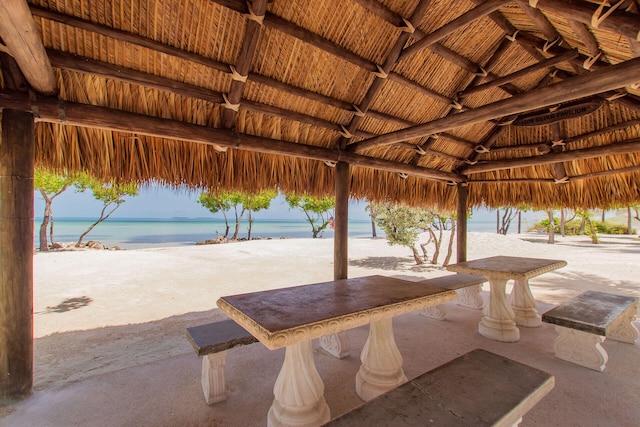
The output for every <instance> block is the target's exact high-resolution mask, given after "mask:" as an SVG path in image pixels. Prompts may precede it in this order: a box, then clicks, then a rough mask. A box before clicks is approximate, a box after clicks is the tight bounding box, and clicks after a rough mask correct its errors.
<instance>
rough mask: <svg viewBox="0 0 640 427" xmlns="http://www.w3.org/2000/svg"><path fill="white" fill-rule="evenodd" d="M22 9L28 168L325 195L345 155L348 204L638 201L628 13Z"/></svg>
mask: <svg viewBox="0 0 640 427" xmlns="http://www.w3.org/2000/svg"><path fill="white" fill-rule="evenodd" d="M23 2H24V0H6V1H4V2H3V3H6V4H17V6H16V9H13V10H11V8H9V7H8V11H7V12H6V13H7V14H9V16H10V18H12V20H13V22H14V23H15V24H16V25H15V27H16V28H13V29H11V28H9V29H7V28H6V27H8V26H9V27H10V25H7V24H0V30H2V31H3V32H1V33H0V35H1V36H2V39H3V41H4V45H6V46H5V47H4V48H3V50H4V51H6V52H8V53H9V54H11V55H12V56H13V57H14V58H15V59H16V62H17V63H18V66H19V67H20V69H21V70H22V72H23V74H24V75H25V76H26V78H27V80H28V81H29V83H30V85H31V87H32V88H33V90H32V92H31V93H30V95H27V94H21V93H17V92H15V91H13V90H10V89H19V87H13V86H14V84H12V83H11V82H10V81H9V80H10V79H9V78H8V77H9V76H8V74H7V73H8V71H7V70H8V69H9V68H8V67H7V66H6V65H5V67H4V69H3V80H2V87H3V91H2V93H1V94H0V95H1V96H0V106H1V107H3V108H16V109H25V110H28V111H33V112H34V115H35V116H36V118H37V122H38V124H37V141H36V144H37V151H36V152H37V159H36V162H37V164H39V165H44V166H48V167H52V168H58V169H70V170H80V169H82V170H88V171H89V172H91V173H93V174H95V175H97V176H100V177H103V178H117V179H122V180H134V181H138V182H148V181H160V182H163V183H167V184H171V185H176V186H178V185H187V186H191V187H208V188H217V187H222V188H242V189H245V190H256V189H259V188H264V187H276V188H279V189H281V190H282V191H285V192H287V191H291V190H295V191H308V192H311V193H315V194H332V193H333V192H334V168H333V167H332V166H333V165H334V164H335V162H336V161H344V162H348V163H350V164H351V165H352V168H351V176H352V178H351V188H350V194H351V195H352V196H353V197H358V198H365V197H366V198H369V199H373V200H381V199H392V200H398V201H404V202H408V203H412V204H437V205H440V206H447V207H453V206H455V201H456V186H457V185H467V186H468V190H469V203H470V204H471V205H483V204H484V205H489V206H505V205H515V204H518V203H528V204H530V205H533V206H537V207H546V206H570V207H587V208H591V207H610V206H613V205H616V204H620V205H627V204H631V203H638V202H640V90H639V89H638V87H637V83H638V82H640V62H639V61H640V59H638V58H636V57H637V56H639V55H640V41H639V40H640V38H639V37H640V35H639V32H640V15H639V14H638V10H639V2H637V1H634V0H629V1H622V2H619V3H618V2H612V3H617V5H616V7H614V8H609V7H605V6H602V7H600V3H602V2H601V1H600V0H598V1H597V2H596V1H580V0H573V1H562V0H538V1H534V0H532V1H529V2H527V1H523V0H521V1H496V0H488V1H482V0H473V1H470V0H456V1H450V0H432V1H428V0H423V1H417V0H413V1H400V0H323V1H317V0H273V1H269V2H266V1H259V0H254V1H250V2H245V1H240V0H164V1H162V0H160V1H155V0H135V1H131V0H121V1H107V0H101V1H98V0H67V1H64V2H60V1H54V0H51V1H47V0H33V1H29V2H28V11H30V13H31V15H32V21H33V22H32V23H31V22H26V21H28V20H24V19H23V18H21V17H20V15H19V14H18V13H17V12H16V11H15V10H18V9H19V6H20V4H23ZM605 3H606V2H605ZM248 4H251V8H249V7H248ZM29 18H31V17H29ZM2 20H3V21H5V18H4V17H3V19H2ZM27 24H28V25H27ZM30 25H32V26H33V29H34V30H35V34H36V35H37V36H38V37H37V39H38V40H41V43H42V44H43V45H44V47H45V48H46V51H45V55H43V58H42V59H38V54H37V52H36V53H34V51H35V48H33V45H34V42H28V41H27V42H21V41H15V40H14V38H13V36H12V35H11V31H14V32H18V33H19V32H20V31H27V30H28V28H29V26H30ZM2 27H5V28H4V29H3V28H2ZM21 43H25V44H26V45H29V47H30V48H29V49H25V47H24V45H21ZM35 44H37V43H35ZM23 51H28V53H27V54H26V56H27V60H25V59H23V56H25V55H22V53H24V52H23ZM634 58H635V59H634ZM29 59H33V60H34V61H32V62H29ZM5 62H6V61H5ZM49 64H50V66H51V68H48V67H49ZM38 72H40V75H38ZM32 74H35V77H34V76H32ZM492 82H493V83H492ZM634 84H636V85H634ZM549 113H553V114H549Z"/></svg>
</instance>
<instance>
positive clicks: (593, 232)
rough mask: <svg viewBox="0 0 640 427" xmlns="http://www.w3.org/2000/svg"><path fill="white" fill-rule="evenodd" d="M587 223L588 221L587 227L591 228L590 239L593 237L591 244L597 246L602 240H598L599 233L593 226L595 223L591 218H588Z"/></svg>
mask: <svg viewBox="0 0 640 427" xmlns="http://www.w3.org/2000/svg"><path fill="white" fill-rule="evenodd" d="M586 221H587V225H588V226H589V237H591V243H593V244H596V245H597V244H598V243H600V239H599V238H598V232H597V231H596V229H595V227H594V226H593V221H591V218H590V217H587V218H586Z"/></svg>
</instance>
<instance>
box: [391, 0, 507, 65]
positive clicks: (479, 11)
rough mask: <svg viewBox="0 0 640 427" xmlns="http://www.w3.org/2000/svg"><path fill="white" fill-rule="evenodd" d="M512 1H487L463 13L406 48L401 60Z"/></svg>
mask: <svg viewBox="0 0 640 427" xmlns="http://www.w3.org/2000/svg"><path fill="white" fill-rule="evenodd" d="M510 1H511V0H487V1H485V2H483V3H482V4H480V5H478V6H476V7H475V8H473V9H471V10H469V11H468V12H465V13H463V14H462V15H460V16H459V17H457V18H456V19H454V20H453V21H451V22H449V23H447V24H445V25H443V26H442V27H440V28H438V29H437V30H435V31H433V32H431V33H429V34H428V35H427V36H426V37H424V38H423V39H421V40H419V41H417V42H416V43H414V44H413V45H411V46H409V47H408V48H406V49H405V50H404V51H403V52H402V55H400V60H403V59H406V58H408V57H409V56H411V55H414V54H415V53H417V52H419V51H420V50H422V49H425V48H427V47H429V46H430V45H432V44H433V43H436V42H438V41H440V40H442V39H443V38H445V37H447V36H448V35H450V34H451V33H453V32H455V31H457V30H459V29H460V28H462V27H464V26H466V25H468V24H470V23H471V22H473V21H475V20H477V19H480V18H482V17H483V16H486V15H488V14H489V13H491V12H493V11H495V10H497V9H498V8H500V7H502V6H504V5H505V4H507V3H509V2H510Z"/></svg>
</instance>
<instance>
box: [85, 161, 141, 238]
mask: <svg viewBox="0 0 640 427" xmlns="http://www.w3.org/2000/svg"><path fill="white" fill-rule="evenodd" d="M76 187H77V188H78V190H79V191H85V190H91V192H92V193H93V197H94V198H95V199H96V200H98V201H100V202H102V211H101V212H100V217H99V218H98V219H97V220H96V222H94V223H93V224H91V225H90V226H89V228H88V229H87V230H86V231H85V232H84V233H82V234H81V235H80V237H79V238H78V241H77V242H76V246H80V245H82V240H83V239H84V237H85V236H86V235H87V234H89V233H90V232H91V230H93V229H94V228H95V227H96V226H97V225H98V224H100V223H101V222H103V221H105V220H107V219H108V218H109V217H110V216H111V215H112V214H113V213H114V212H115V211H116V209H118V208H119V207H120V205H122V204H123V203H124V202H125V199H124V197H125V196H137V195H138V185H137V184H136V183H118V182H115V181H111V182H103V181H101V180H99V179H96V178H94V177H92V176H90V175H88V174H86V173H83V174H79V175H78V176H77V178H76Z"/></svg>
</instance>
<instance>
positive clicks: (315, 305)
mask: <svg viewBox="0 0 640 427" xmlns="http://www.w3.org/2000/svg"><path fill="white" fill-rule="evenodd" d="M456 297H457V294H456V292H455V291H451V290H447V289H444V288H441V287H438V286H434V285H428V284H422V283H418V282H412V281H408V280H401V279H396V278H392V277H384V276H366V277H356V278H351V279H343V280H334V281H330V282H323V283H315V284H309V285H302V286H294V287H290V288H281V289H273V290H267V291H259V292H251V293H247V294H240V295H231V296H225V297H221V298H220V299H219V300H218V301H217V305H218V307H220V309H221V310H222V311H223V312H225V313H226V314H227V315H228V316H229V317H231V318H232V319H233V320H235V321H236V322H237V323H238V324H240V325H241V326H242V327H244V328H245V329H246V330H247V331H249V332H251V334H252V335H253V336H255V337H256V338H257V339H258V340H259V341H260V342H262V343H263V344H264V345H265V346H266V347H268V348H270V349H272V350H274V349H277V348H281V347H285V346H288V345H291V344H296V343H300V342H303V341H307V340H310V339H314V338H319V337H321V336H324V335H329V334H333V333H337V332H340V331H344V330H347V329H351V328H355V327H358V326H362V325H366V324H369V323H371V322H374V321H377V320H382V319H388V318H391V317H394V316H397V315H399V314H404V313H409V312H411V311H415V310H419V309H421V308H424V307H428V306H430V305H437V304H441V303H443V302H445V301H450V300H453V299H455V298H456Z"/></svg>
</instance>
